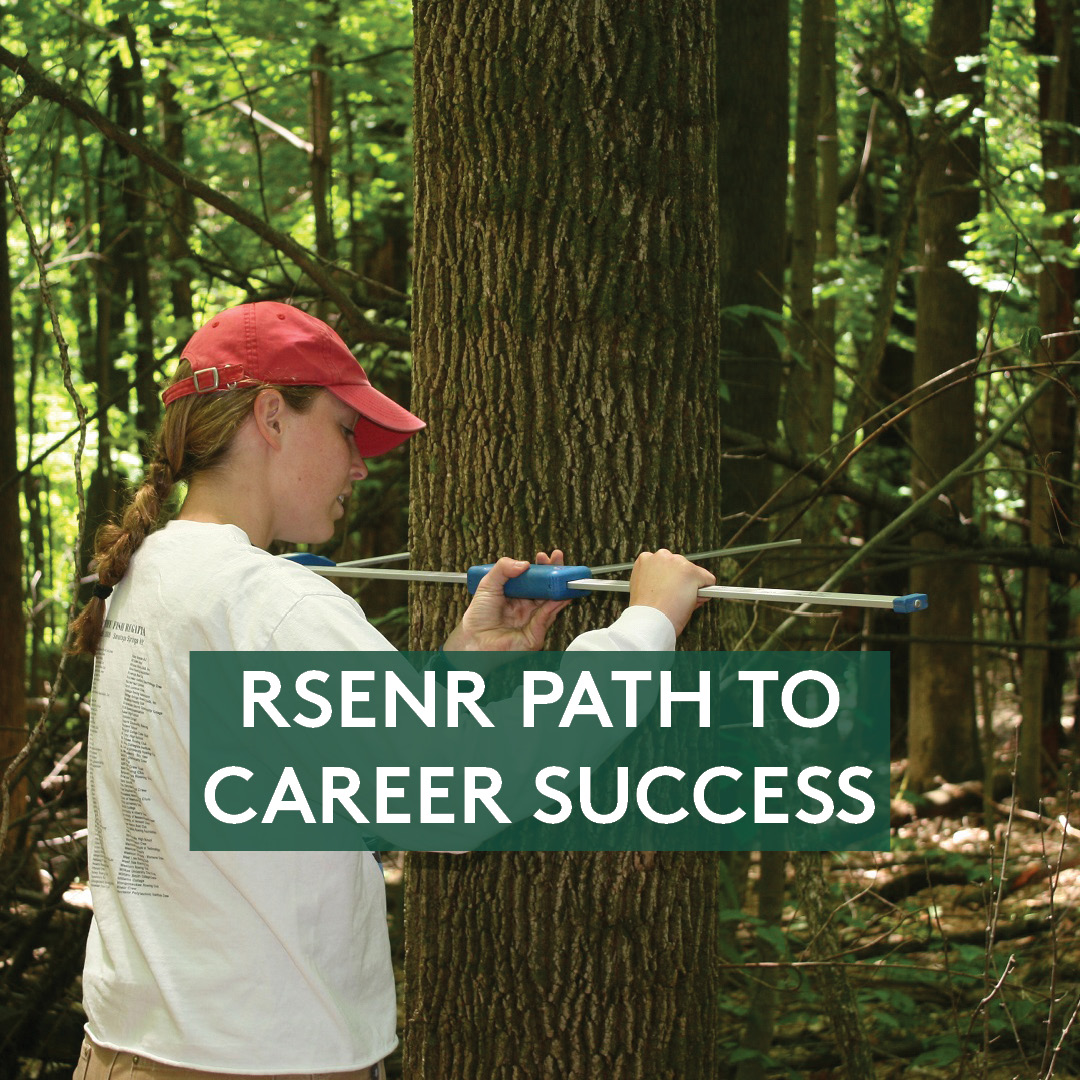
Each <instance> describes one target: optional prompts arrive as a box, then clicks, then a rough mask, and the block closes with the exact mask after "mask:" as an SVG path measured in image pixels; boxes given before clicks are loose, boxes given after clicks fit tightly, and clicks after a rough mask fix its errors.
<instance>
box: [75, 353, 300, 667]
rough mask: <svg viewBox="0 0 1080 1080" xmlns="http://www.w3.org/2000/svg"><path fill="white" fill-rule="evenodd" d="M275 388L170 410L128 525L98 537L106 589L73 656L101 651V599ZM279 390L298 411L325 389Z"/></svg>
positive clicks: (107, 528) (187, 400)
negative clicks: (176, 493) (177, 499)
mask: <svg viewBox="0 0 1080 1080" xmlns="http://www.w3.org/2000/svg"><path fill="white" fill-rule="evenodd" d="M190 376H191V367H190V365H189V364H188V362H187V361H186V360H181V361H180V363H179V365H178V367H177V370H176V374H175V376H174V377H173V382H179V381H180V380H181V379H185V378H189V377H190ZM267 388H268V387H267V386H266V385H257V386H235V387H233V388H231V389H229V390H222V391H219V392H217V393H213V394H190V395H188V396H187V397H182V398H178V399H177V400H176V401H174V402H173V403H172V404H170V405H169V406H168V408H167V409H166V410H165V418H164V419H163V420H162V422H161V428H160V429H159V431H158V434H157V438H156V440H155V443H154V456H153V458H152V459H151V461H150V464H149V465H148V466H147V469H146V475H145V476H144V478H143V482H142V484H141V485H140V486H139V487H138V488H136V489H135V491H134V493H133V494H132V496H131V499H130V501H129V502H128V504H127V506H126V508H125V509H124V511H123V514H122V515H121V517H120V521H119V522H109V523H107V524H105V525H102V526H101V528H100V529H98V532H97V536H96V537H95V538H94V542H95V545H94V546H95V551H94V558H93V561H92V562H91V568H92V569H94V570H96V571H97V575H98V586H99V588H98V589H96V590H95V595H94V596H92V597H91V598H90V600H89V601H88V602H87V603H86V605H85V606H84V607H83V609H82V611H80V612H79V614H78V615H77V616H76V617H75V618H74V619H73V620H72V623H71V632H70V635H69V638H68V646H67V648H68V652H70V653H76V654H77V653H87V654H91V655H92V654H93V653H95V652H97V648H98V645H99V643H100V641H101V634H102V630H103V629H104V625H105V598H104V596H102V595H99V593H101V592H104V593H105V594H106V595H107V594H108V593H109V592H111V591H112V588H113V587H114V586H115V585H117V584H119V582H120V581H121V579H122V578H123V576H124V574H126V573H127V569H128V564H129V563H130V562H131V558H132V556H133V555H134V554H135V552H136V551H138V549H139V545H140V544H142V542H143V541H144V540H145V539H146V537H147V536H149V535H150V533H152V532H153V531H154V530H155V529H157V528H159V527H160V526H161V525H163V524H164V519H165V513H166V508H167V506H168V502H169V499H170V497H171V495H172V494H173V489H174V487H175V486H176V484H177V483H181V482H183V483H187V482H190V480H191V479H192V477H194V476H195V475H196V474H198V473H201V472H204V471H206V470H207V469H213V468H219V467H220V466H221V465H222V464H223V463H224V460H225V457H226V455H227V453H228V450H229V447H230V446H231V445H232V440H233V437H234V436H235V435H236V433H237V431H238V430H239V429H240V427H241V425H242V424H243V423H244V421H245V420H247V418H248V416H250V415H251V409H252V405H253V404H254V401H255V396H256V395H257V394H258V393H259V391H261V390H265V389H267ZM274 389H276V390H278V391H279V392H280V393H281V396H282V397H283V398H284V399H285V403H286V404H287V405H288V406H289V407H290V408H292V409H294V410H296V411H297V412H304V411H306V410H307V409H309V408H310V407H311V405H312V403H313V402H314V400H315V398H316V396H317V395H318V394H319V391H320V388H319V387H317V386H278V387H274Z"/></svg>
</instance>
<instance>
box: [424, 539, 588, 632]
mask: <svg viewBox="0 0 1080 1080" xmlns="http://www.w3.org/2000/svg"><path fill="white" fill-rule="evenodd" d="M536 561H537V562H538V563H540V564H541V565H542V566H547V565H549V564H550V565H554V566H562V565H563V553H562V552H561V551H559V550H558V549H556V550H555V551H553V552H552V553H551V554H550V555H548V554H546V553H545V552H543V551H538V552H537V553H536ZM528 565H529V564H528V563H527V562H524V561H522V560H519V559H508V558H502V559H500V560H499V561H498V562H497V563H496V564H495V565H494V566H493V567H492V568H491V570H490V571H489V572H488V573H487V575H485V577H484V578H483V580H482V581H481V582H480V584H479V585H478V586H477V587H476V595H475V596H473V598H472V603H470V604H469V607H468V609H467V610H466V612H465V614H464V615H463V616H462V619H461V622H460V623H458V625H457V627H456V628H455V629H454V631H453V633H452V634H451V635H450V636H449V637H448V638H447V639H446V644H445V645H444V646H443V648H444V649H445V650H446V651H447V652H453V651H459V652H475V651H481V650H483V651H494V652H507V651H510V650H521V651H529V652H535V651H536V650H537V649H539V648H540V647H541V646H542V645H543V644H544V638H545V637H546V636H547V632H548V630H549V629H550V628H551V624H552V623H553V622H554V621H555V616H556V615H558V614H559V612H560V611H562V609H563V608H564V607H566V606H567V605H568V604H570V603H572V601H570V600H522V599H511V598H508V597H507V596H506V595H505V594H504V593H503V586H504V585H505V584H506V582H507V581H509V580H510V579H511V578H515V577H517V576H518V575H519V574H522V573H524V572H525V570H526V568H527V567H528Z"/></svg>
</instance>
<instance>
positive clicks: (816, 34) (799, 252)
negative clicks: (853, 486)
mask: <svg viewBox="0 0 1080 1080" xmlns="http://www.w3.org/2000/svg"><path fill="white" fill-rule="evenodd" d="M824 38H825V34H824V2H823V0H803V5H802V14H801V24H800V28H799V72H798V84H797V90H796V95H797V97H796V104H795V145H794V154H795V164H794V181H793V189H792V224H791V314H792V319H793V324H792V327H791V331H790V344H791V353H792V361H791V368H790V371H789V373H788V384H787V385H788V393H787V396H786V397H785V399H784V429H785V431H786V433H787V437H788V441H789V442H790V443H791V446H792V448H793V449H794V450H796V451H798V452H800V453H806V452H807V451H810V452H816V451H818V450H821V449H822V448H823V447H825V446H826V445H827V444H828V440H829V436H830V434H831V431H832V421H831V417H832V396H831V393H830V395H829V398H828V403H827V408H826V403H825V400H824V392H825V390H828V389H830V388H831V384H832V380H831V378H826V373H825V370H824V368H825V366H826V365H827V366H828V367H829V370H830V371H831V366H832V365H831V361H830V360H827V359H826V357H825V356H824V353H823V352H822V349H821V347H820V345H819V343H818V340H817V336H816V322H815V315H814V280H815V266H816V262H817V247H818V245H817V228H818V216H819V215H818V134H819V131H820V125H821V89H822V82H821V68H822V63H823V60H824V57H823V53H822V50H823V47H824ZM800 487H801V488H802V489H803V490H806V489H807V485H805V484H803V485H800Z"/></svg>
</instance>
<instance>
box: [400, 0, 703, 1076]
mask: <svg viewBox="0 0 1080 1080" xmlns="http://www.w3.org/2000/svg"><path fill="white" fill-rule="evenodd" d="M714 4H715V0H693V2H690V3H686V4H680V5H672V6H662V5H632V6H627V5H624V4H616V3H612V2H610V0H600V2H599V3H595V4H590V5H584V4H582V5H579V4H569V5H568V4H565V3H560V2H557V0H539V2H537V3H534V4H532V5H529V6H525V5H516V4H512V5H500V4H490V3H488V2H487V0H454V2H449V3H437V2H434V0H419V2H418V3H417V5H416V8H415V11H416V44H415V49H414V55H415V64H416V68H415V74H416V78H415V85H416V109H415V123H414V131H415V142H414V153H415V158H416V199H417V202H416V289H415V304H416V308H415V320H416V322H415V338H414V364H415V370H414V379H415V384H414V386H415V389H414V408H415V409H416V410H417V411H418V412H419V413H420V415H422V416H424V417H425V418H426V419H427V420H428V421H429V422H430V425H431V426H430V427H429V429H428V431H427V432H425V433H424V435H423V436H421V437H420V438H419V439H417V440H415V441H414V444H413V454H412V496H411V500H410V504H411V512H412V525H411V543H410V549H411V550H412V551H413V553H414V555H413V557H414V561H415V562H416V564H417V565H418V566H461V565H466V564H468V563H471V562H477V561H482V560H485V559H489V558H492V557H494V556H496V555H499V554H517V555H524V556H526V557H529V556H531V555H532V554H533V553H534V552H535V551H536V550H538V549H540V548H550V547H551V546H553V545H560V546H563V547H564V548H565V549H566V551H567V555H568V557H569V559H570V560H572V561H581V562H584V563H589V562H595V561H609V560H611V561H614V560H615V559H616V558H624V557H627V556H629V555H632V554H634V553H635V552H636V550H637V549H638V547H639V545H644V546H657V545H659V544H666V545H669V546H676V547H682V546H684V545H686V544H688V543H698V542H701V543H704V544H706V545H708V544H710V543H713V542H714V541H715V540H716V539H717V537H718V536H719V532H720V507H719V483H718V465H719V453H718V449H719V448H718V444H717V438H716V432H717V431H718V424H719V417H718V403H719V372H718V365H717V364H716V347H717V342H716V326H715V318H714V317H713V313H715V311H716V236H715V231H714V228H713V227H712V226H711V225H710V223H712V222H715V220H716V179H715V147H714V145H713V141H712V140H713V132H714V130H715V118H714V115H713V100H714V98H713V78H714V49H715V27H714V25H713V17H714ZM611 610H612V605H610V604H603V603H601V604H597V603H595V602H594V601H592V600H590V601H588V602H587V603H585V604H577V605H575V606H574V607H573V609H571V610H570V611H568V612H567V613H566V614H567V616H569V617H568V618H566V619H565V622H564V624H563V631H562V633H561V634H559V635H557V637H558V640H560V641H565V640H566V637H567V636H568V635H569V634H572V633H575V632H577V631H578V630H580V629H583V628H584V627H586V626H595V625H600V624H603V623H604V622H606V621H609V619H610V617H611ZM460 611H461V605H460V604H453V603H450V604H448V603H447V601H446V598H445V597H443V596H439V597H434V596H431V594H430V593H429V594H427V595H424V594H422V593H420V592H419V591H417V593H416V594H415V596H414V600H413V608H412V612H413V619H412V642H413V644H414V645H415V646H419V645H424V646H431V645H433V644H437V643H439V642H440V641H441V640H442V639H443V638H444V637H445V635H446V633H447V632H448V630H449V629H450V628H451V626H452V625H453V624H454V622H455V621H456V619H457V617H458V616H459V615H460ZM705 627H706V630H707V629H708V628H710V627H711V623H710V622H706V623H705ZM698 640H699V641H700V640H702V639H701V638H699V639H698ZM553 644H554V642H553ZM717 890H718V872H717V866H716V858H715V856H713V855H709V854H654V853H613V854H565V855H551V854H548V855H536V854H506V855H485V856H464V857H459V858H457V859H454V858H449V857H446V856H422V857H421V856H413V857H410V859H409V861H408V864H407V870H406V938H407V946H406V1015H407V1025H406V1035H405V1069H406V1073H407V1074H408V1075H410V1076H413V1077H429V1078H434V1077H438V1078H439V1080H455V1078H459V1077H460V1078H463V1080H464V1078H468V1080H474V1078H475V1077H479V1076H483V1077H485V1078H493V1080H499V1078H510V1077H523V1076H527V1077H536V1078H541V1077H543V1078H548V1077H550V1078H555V1077H560V1078H561V1077H566V1076H618V1077H621V1078H627V1080H632V1078H635V1077H650V1078H660V1077H670V1078H675V1077H685V1076H695V1077H702V1078H707V1077H710V1076H712V1075H714V1070H715V1067H716V1039H715V1020H716V1014H715V1010H716V1007H717V1003H716V1002H717V994H716V989H717V984H716V975H715V970H714V967H715V965H714V959H713V956H714V947H715V933H716V919H715V912H716V903H717V897H718V891H717Z"/></svg>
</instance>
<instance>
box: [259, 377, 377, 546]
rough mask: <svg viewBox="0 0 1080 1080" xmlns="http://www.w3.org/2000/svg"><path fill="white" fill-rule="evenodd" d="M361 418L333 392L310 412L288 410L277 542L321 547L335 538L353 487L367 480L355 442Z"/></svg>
mask: <svg viewBox="0 0 1080 1080" xmlns="http://www.w3.org/2000/svg"><path fill="white" fill-rule="evenodd" d="M357 419H358V415H357V412H356V410H355V409H353V408H350V407H349V406H348V405H346V404H345V403H344V402H343V401H339V400H338V399H337V398H336V397H334V395H333V394H331V393H330V392H329V391H327V390H324V391H322V392H321V393H320V394H319V395H318V396H317V397H316V398H315V401H314V402H313V404H312V405H311V407H310V408H309V409H307V410H306V411H305V412H296V411H294V410H293V409H290V408H289V407H288V406H285V409H284V412H283V414H282V421H283V423H282V456H281V459H280V468H279V470H278V475H277V476H276V477H275V492H276V497H275V503H274V508H273V516H274V522H273V529H274V538H275V539H277V540H284V541H287V542H288V543H292V544H305V543H306V544H318V543H323V542H324V541H326V540H329V539H330V538H331V537H332V536H333V535H334V526H335V524H336V523H337V521H338V520H339V519H340V518H342V517H344V515H345V501H346V500H347V499H348V497H349V493H350V492H351V491H352V486H353V484H354V483H356V481H357V480H363V479H364V477H365V476H367V467H366V466H365V464H364V459H363V458H362V457H361V456H360V451H359V450H357V448H356V440H355V439H354V437H353V428H354V427H355V426H356V422H357Z"/></svg>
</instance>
